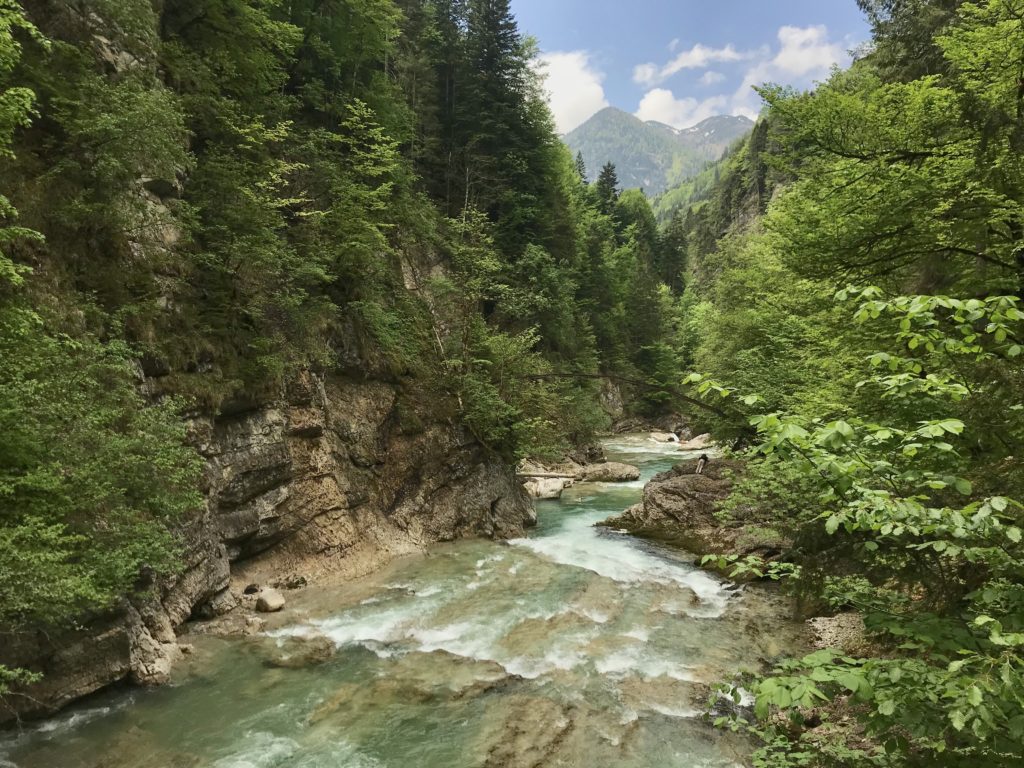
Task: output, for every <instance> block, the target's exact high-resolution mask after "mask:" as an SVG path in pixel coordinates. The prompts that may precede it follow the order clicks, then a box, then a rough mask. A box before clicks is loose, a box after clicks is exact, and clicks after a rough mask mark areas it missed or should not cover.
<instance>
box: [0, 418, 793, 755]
mask: <svg viewBox="0 0 1024 768" xmlns="http://www.w3.org/2000/svg"><path fill="white" fill-rule="evenodd" d="M606 451H607V454H608V457H609V459H611V460H614V461H625V462H628V463H633V464H635V465H637V466H639V467H640V468H641V470H642V473H643V475H642V478H641V480H640V481H639V482H635V483H626V484H617V485H611V484H602V483H585V484H580V485H577V486H575V487H574V488H571V489H568V490H567V491H566V493H565V494H564V496H563V498H562V500H561V501H558V502H540V503H539V505H538V513H539V519H540V524H539V526H538V528H537V529H536V530H535V531H533V532H532V533H531V535H530V536H529V538H526V539H522V540H518V541H513V542H509V543H495V542H489V541H464V542H456V543H453V544H449V545H441V546H438V547H435V548H433V549H432V550H431V551H430V552H429V553H427V554H426V555H424V556H418V557H413V558H407V559H404V560H401V561H398V562H395V563H393V564H392V565H391V566H389V567H388V568H387V569H385V570H384V571H382V572H380V573H378V574H377V575H375V576H373V577H371V578H369V579H366V580H362V581H360V582H358V583H355V584H346V585H339V586H335V587H332V588H324V587H318V588H313V587H310V588H307V589H305V590H301V591H300V592H297V593H289V594H288V597H289V605H288V608H287V609H286V610H285V612H284V613H282V614H278V615H275V616H274V617H273V618H272V620H271V623H270V624H268V629H267V631H266V632H264V633H262V634H261V635H259V636H257V637H254V638H245V639H238V638H235V639H220V638H214V637H205V636H197V637H185V638H182V641H183V642H190V643H193V644H194V646H195V650H194V652H193V653H192V654H191V655H190V656H189V657H188V658H187V661H186V662H185V663H182V664H181V665H180V666H179V668H178V669H177V670H176V677H175V682H174V683H173V684H172V685H170V686H166V687H164V688H159V689H154V690H138V689H120V690H113V691H108V692H105V693H102V694H99V695H97V696H94V697H91V698H90V699H88V700H86V701H84V702H81V703H80V704H78V705H76V706H75V707H72V708H71V709H69V710H67V711H65V712H64V713H62V714H61V715H59V716H58V717H56V718H53V719H51V720H48V721H45V722H42V723H35V724H30V725H27V726H25V728H24V729H23V730H22V731H21V732H19V733H14V732H11V733H8V734H6V735H3V734H0V766H5V768H10V766H17V768H101V767H102V768H128V767H129V766H131V767H132V768H135V767H136V766H138V767H143V766H144V767H145V768H207V767H209V768H278V767H281V768H285V767H286V766H287V767H288V768H481V767H484V766H486V767H487V768H519V766H523V767H524V768H525V767H526V766H530V767H531V768H539V767H541V766H543V767H545V768H546V767H548V766H552V767H553V766H565V767H566V768H601V767H603V766H623V767H624V768H633V767H636V768H640V767H645V768H646V767H647V766H652V767H654V766H657V768H734V767H735V766H741V765H743V758H744V756H745V754H746V753H747V751H748V749H749V747H748V745H747V744H745V743H744V742H743V741H742V740H741V739H739V738H738V737H734V736H731V735H729V734H728V733H725V732H722V731H719V730H715V729H714V728H712V727H710V726H709V725H708V724H707V723H706V722H704V721H703V720H702V719H701V717H700V713H701V712H702V711H703V709H704V705H705V703H706V701H707V700H708V697H709V687H708V686H709V684H711V683H713V682H715V681H718V680H722V679H731V678H732V677H734V676H735V674H736V673H737V672H738V671H740V670H742V669H744V668H756V667H757V666H758V665H759V664H760V663H761V660H763V659H767V658H771V657H774V656H777V655H779V654H781V653H783V652H784V651H786V650H791V649H792V646H793V644H794V643H796V642H798V637H799V631H798V630H799V628H798V627H796V626H794V625H793V624H792V623H791V622H789V621H788V620H787V617H786V606H785V603H784V601H782V600H781V599H779V598H777V597H775V596H773V595H772V594H771V593H770V592H767V591H763V590H761V589H759V588H757V589H755V588H745V589H742V590H736V589H735V588H733V587H731V585H729V584H727V583H725V582H723V581H721V580H719V579H718V578H716V577H714V576H711V575H708V574H707V573H705V572H703V571H701V570H698V569H697V568H695V567H694V566H693V564H692V561H693V558H691V557H687V556H686V555H685V554H683V553H678V552H673V551H671V550H668V549H664V548H661V547H659V546H658V545H655V544H650V543H646V542H643V541H640V540H637V539H635V538H633V537H630V536H627V535H625V534H620V533H617V532H614V531H609V530H605V529H600V528H595V527H594V523H596V522H598V521H601V520H603V519H605V518H607V517H609V516H611V515H613V514H617V513H619V512H621V511H623V510H624V509H626V508H627V507H629V506H630V505H632V504H634V503H636V502H637V501H638V500H639V498H640V494H641V491H642V488H643V484H644V483H645V482H646V481H647V480H648V479H649V478H650V477H651V476H652V475H653V474H655V473H657V472H661V471H664V470H665V469H668V468H669V467H670V466H672V464H673V463H674V462H676V461H678V460H679V459H680V458H682V457H685V456H686V454H681V453H680V452H679V451H678V450H677V447H676V446H674V445H667V446H666V445H661V444H657V443H654V442H653V441H651V440H649V439H648V438H646V437H644V436H632V437H621V438H616V439H614V440H611V441H609V442H608V443H607V444H606Z"/></svg>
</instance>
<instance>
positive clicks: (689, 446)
mask: <svg viewBox="0 0 1024 768" xmlns="http://www.w3.org/2000/svg"><path fill="white" fill-rule="evenodd" d="M713 446H714V442H713V441H712V440H711V435H697V437H695V438H693V440H687V441H686V442H685V443H680V444H679V450H680V451H703V450H706V449H708V448H711V447H713Z"/></svg>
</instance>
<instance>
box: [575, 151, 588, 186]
mask: <svg viewBox="0 0 1024 768" xmlns="http://www.w3.org/2000/svg"><path fill="white" fill-rule="evenodd" d="M576 173H577V174H579V177H580V179H582V180H583V181H584V182H586V180H587V164H586V163H585V162H584V161H583V153H582V152H577V153H576Z"/></svg>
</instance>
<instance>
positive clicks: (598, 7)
mask: <svg viewBox="0 0 1024 768" xmlns="http://www.w3.org/2000/svg"><path fill="white" fill-rule="evenodd" d="M512 7H513V10H514V11H515V13H516V16H517V18H518V19H519V26H520V29H521V30H522V31H523V32H524V33H526V34H529V35H532V36H534V37H536V38H537V40H538V41H539V43H540V47H541V50H542V52H543V55H542V60H543V61H544V63H545V65H546V69H547V73H548V82H547V85H548V91H549V93H550V97H551V98H550V100H551V107H552V110H553V112H554V113H555V118H556V120H557V122H558V127H559V129H560V130H561V131H563V132H566V131H569V130H572V129H573V128H575V127H576V126H577V125H579V124H580V123H582V122H583V121H585V120H586V119H587V118H588V117H590V116H591V115H593V114H594V113H595V112H597V111H598V110H600V109H602V108H603V107H606V106H608V105H613V106H616V107H619V108H620V109H624V110H626V111H627V112H632V113H634V114H636V115H637V116H638V117H641V118H642V119H644V120H659V121H661V122H663V123H668V124H670V125H674V126H676V127H677V128H685V127H688V126H690V125H693V124H695V123H697V122H700V121H701V120H703V119H704V118H706V117H710V116H711V115H717V114H736V115H747V116H749V117H754V116H756V114H757V112H758V110H759V109H760V101H759V100H758V98H757V96H756V94H754V93H753V92H752V90H751V85H752V84H760V83H762V82H765V81H772V82H778V83H784V84H787V85H794V86H797V87H801V88H806V87H810V86H811V85H813V83H814V82H815V81H817V80H821V79H824V78H825V77H826V76H827V75H828V72H829V70H830V68H831V67H832V66H833V65H834V64H839V65H840V66H845V65H846V64H848V63H849V55H848V51H849V50H850V49H851V48H855V47H856V46H858V45H859V44H861V43H863V42H864V41H866V40H867V39H868V37H869V33H868V27H867V24H866V22H865V21H864V18H863V16H862V14H861V12H860V10H859V9H858V8H857V4H856V2H854V0H634V1H633V2H622V0H512Z"/></svg>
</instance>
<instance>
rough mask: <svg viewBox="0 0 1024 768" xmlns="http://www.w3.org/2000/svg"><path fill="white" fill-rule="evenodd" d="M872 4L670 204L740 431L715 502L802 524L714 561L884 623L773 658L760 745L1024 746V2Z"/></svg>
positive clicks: (698, 338) (871, 762) (890, 756)
mask: <svg viewBox="0 0 1024 768" xmlns="http://www.w3.org/2000/svg"><path fill="white" fill-rule="evenodd" d="M860 4H861V6H862V7H863V8H864V9H865V11H866V12H867V13H868V15H869V18H870V19H871V21H872V23H873V26H874V32H875V39H874V44H873V47H872V49H871V50H870V52H868V53H867V54H866V55H864V56H863V57H862V58H861V59H860V60H859V61H857V62H856V63H855V64H854V66H853V67H852V68H851V69H850V70H849V71H846V72H839V73H836V74H834V75H833V77H832V78H831V79H830V80H829V81H828V82H827V83H825V84H824V85H822V86H821V87H820V88H819V89H818V90H817V91H816V92H815V93H811V94H801V93H795V92H791V91H787V90H785V89H782V88H777V87H768V88H765V89H764V90H763V92H762V93H763V96H764V98H765V100H766V101H767V103H768V105H769V110H768V112H767V115H766V117H765V118H764V119H763V120H762V121H761V122H760V123H759V124H758V127H757V129H755V131H754V133H753V135H752V136H751V138H750V139H749V140H748V141H747V142H745V143H744V144H743V145H742V146H740V147H738V148H737V149H736V150H735V151H734V152H733V153H732V154H731V156H730V157H729V158H728V159H727V160H726V161H724V162H723V163H722V164H721V165H720V166H718V167H716V168H715V169H714V171H713V172H714V174H715V175H716V176H717V178H718V181H717V183H715V184H714V185H713V186H712V187H710V189H705V190H704V191H703V192H702V193H701V194H700V196H699V197H700V198H702V199H701V200H700V202H698V203H697V204H696V205H694V206H692V207H690V208H688V209H683V210H680V211H679V212H678V213H677V214H676V215H675V217H674V218H673V219H672V223H671V226H672V227H674V228H677V229H678V231H680V232H681V233H682V234H681V237H683V238H685V239H686V242H687V244H688V256H689V267H688V282H689V287H688V289H687V292H686V295H685V298H684V304H685V327H686V328H687V330H688V331H689V334H688V335H687V337H686V338H687V341H686V348H685V351H686V353H687V362H688V363H690V364H692V366H693V368H694V369H695V370H696V371H698V372H699V373H697V374H694V375H693V376H692V377H691V378H690V379H689V381H690V384H691V385H692V386H693V387H695V388H696V390H697V391H699V392H701V393H703V394H704V396H705V397H707V398H710V402H713V403H714V404H715V405H716V407H717V408H719V409H722V410H720V413H719V415H717V416H716V415H712V416H711V417H710V418H708V417H707V416H705V420H706V422H707V424H708V425H709V426H711V427H713V428H714V429H715V430H716V432H717V433H718V434H719V435H720V437H722V438H729V439H730V440H738V441H739V444H740V445H746V446H749V447H750V452H749V454H748V458H749V460H750V463H749V464H748V465H747V473H746V475H745V476H744V479H743V480H742V481H740V482H739V485H738V491H737V492H736V493H734V495H733V497H732V498H731V499H730V500H729V502H728V503H727V504H726V505H725V507H724V508H723V509H722V510H721V511H720V512H719V515H720V517H721V519H722V520H723V521H724V523H725V524H726V525H743V526H745V527H746V529H747V530H752V529H755V528H756V529H757V530H760V531H767V532H775V533H778V534H782V538H783V539H788V540H789V541H792V542H793V544H792V546H790V547H789V549H788V552H786V553H785V554H784V555H783V556H782V558H781V559H776V560H773V561H772V562H765V561H763V560H759V559H758V558H751V559H750V560H747V561H744V562H742V563H738V564H737V563H735V558H733V559H732V560H731V561H730V560H728V559H726V560H723V561H722V563H721V564H723V565H727V564H729V563H730V562H732V563H733V565H734V566H737V565H738V568H737V570H738V571H739V572H745V573H748V574H749V573H751V572H753V573H761V574H767V575H769V576H771V577H772V578H775V579H780V580H782V581H784V582H785V583H787V584H788V585H789V586H790V587H791V588H792V590H793V591H794V593H795V594H797V595H798V596H800V598H801V601H802V604H803V605H804V606H807V607H810V608H811V610H816V611H824V612H856V613H858V614H860V615H861V616H862V617H863V620H864V622H865V626H866V629H867V633H868V634H867V638H868V643H867V645H861V646H860V649H859V650H858V651H857V655H855V656H847V655H845V654H842V653H838V652H829V651H822V652H819V653H816V654H814V655H812V656H808V657H806V658H802V659H793V660H788V661H784V662H782V663H780V664H779V665H778V666H777V668H776V669H775V671H774V673H773V674H772V675H769V676H767V677H764V678H762V679H760V680H759V681H757V682H754V683H752V685H753V686H754V687H753V690H754V691H755V693H756V695H757V704H756V707H755V712H754V715H753V716H751V718H750V720H749V721H746V720H745V719H744V718H743V717H740V718H739V719H738V720H737V721H734V722H733V725H734V727H738V728H744V729H746V728H749V729H750V730H751V731H752V732H754V733H756V734H758V735H759V736H760V737H762V738H763V739H764V743H765V745H766V746H765V747H764V749H763V750H762V751H761V752H760V753H759V756H758V757H757V759H756V761H755V763H756V764H757V765H764V766H797V765H799V766H926V765H927V766H980V765H984V766H1007V767H1009V766H1015V765H1020V764H1021V761H1022V760H1024V700H1022V699H1021V696H1020V691H1021V687H1022V684H1024V657H1022V655H1021V648H1022V646H1024V591H1022V586H1021V585H1022V583H1024V582H1022V579H1024V545H1022V533H1021V531H1022V528H1024V507H1022V506H1021V504H1020V501H1021V500H1022V499H1024V471H1022V466H1021V461H1020V458H1021V454H1022V450H1024V444H1022V441H1024V420H1022V418H1021V414H1022V413H1024V402H1022V401H1021V400H1022V392H1024V364H1022V350H1024V307H1022V304H1021V302H1022V299H1024V165H1022V162H1024V160H1022V158H1024V152H1022V150H1024V89H1022V87H1021V82H1022V81H1021V73H1022V69H1021V67H1022V62H1024V4H1022V3H1021V2H1019V1H1018V0H1010V1H1008V2H1007V1H1005V0H979V1H978V2H956V1H954V0H933V1H925V0H921V1H920V2H908V3H903V2H891V1H889V0H861V2H860ZM726 411H728V413H726ZM766 535H767V534H766Z"/></svg>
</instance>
